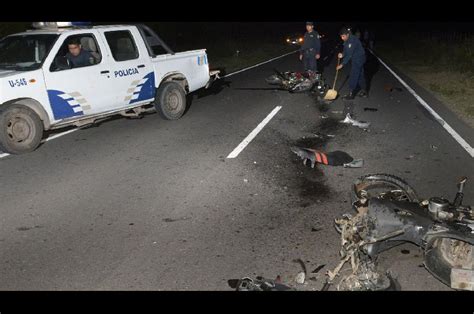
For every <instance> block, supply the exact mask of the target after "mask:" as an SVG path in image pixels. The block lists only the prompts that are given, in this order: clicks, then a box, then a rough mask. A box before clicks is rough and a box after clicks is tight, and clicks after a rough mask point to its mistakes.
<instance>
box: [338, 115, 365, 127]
mask: <svg viewBox="0 0 474 314" xmlns="http://www.w3.org/2000/svg"><path fill="white" fill-rule="evenodd" d="M340 122H341V123H346V124H351V125H353V126H356V127H358V128H361V129H367V128H369V126H370V123H369V122H365V121H357V120H354V119H353V118H352V116H351V114H350V113H348V114H347V115H346V118H345V119H344V120H342V121H340Z"/></svg>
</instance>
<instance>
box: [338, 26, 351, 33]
mask: <svg viewBox="0 0 474 314" xmlns="http://www.w3.org/2000/svg"><path fill="white" fill-rule="evenodd" d="M350 33H351V30H350V29H349V28H347V27H343V28H341V30H340V31H339V35H349V34H350Z"/></svg>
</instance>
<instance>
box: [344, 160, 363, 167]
mask: <svg viewBox="0 0 474 314" xmlns="http://www.w3.org/2000/svg"><path fill="white" fill-rule="evenodd" d="M343 166H344V168H362V167H363V166H364V160H363V159H354V160H353V161H352V162H350V163H347V164H344V165H343Z"/></svg>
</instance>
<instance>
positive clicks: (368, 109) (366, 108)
mask: <svg viewBox="0 0 474 314" xmlns="http://www.w3.org/2000/svg"><path fill="white" fill-rule="evenodd" d="M364 111H378V109H377V108H370V107H365V108H364Z"/></svg>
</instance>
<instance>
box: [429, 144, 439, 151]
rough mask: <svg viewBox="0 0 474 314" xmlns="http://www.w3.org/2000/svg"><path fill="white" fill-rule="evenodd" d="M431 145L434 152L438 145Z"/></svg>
mask: <svg viewBox="0 0 474 314" xmlns="http://www.w3.org/2000/svg"><path fill="white" fill-rule="evenodd" d="M430 147H431V150H432V151H434V152H435V151H437V150H438V147H437V146H434V145H430Z"/></svg>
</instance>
